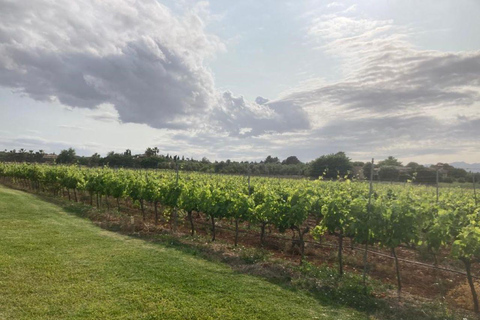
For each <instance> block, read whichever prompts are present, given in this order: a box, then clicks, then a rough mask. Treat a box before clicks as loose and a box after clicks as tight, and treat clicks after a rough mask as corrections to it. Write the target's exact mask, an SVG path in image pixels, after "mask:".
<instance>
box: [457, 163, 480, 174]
mask: <svg viewBox="0 0 480 320" xmlns="http://www.w3.org/2000/svg"><path fill="white" fill-rule="evenodd" d="M450 165H451V166H452V167H455V168H461V169H465V170H467V171H472V172H480V163H466V162H463V161H461V162H452V163H450Z"/></svg>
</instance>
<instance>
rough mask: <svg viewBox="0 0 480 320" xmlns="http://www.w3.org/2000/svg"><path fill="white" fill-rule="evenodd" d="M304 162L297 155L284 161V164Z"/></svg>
mask: <svg viewBox="0 0 480 320" xmlns="http://www.w3.org/2000/svg"><path fill="white" fill-rule="evenodd" d="M299 163H302V162H301V161H300V160H298V158H297V157H296V156H290V157H288V158H287V159H285V160H283V161H282V164H299Z"/></svg>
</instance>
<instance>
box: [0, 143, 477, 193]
mask: <svg viewBox="0 0 480 320" xmlns="http://www.w3.org/2000/svg"><path fill="white" fill-rule="evenodd" d="M0 162H31V163H49V162H50V163H58V164H78V165H81V166H87V167H104V166H108V167H112V168H138V169H177V168H178V169H180V170H182V171H196V172H204V173H218V174H243V175H245V174H251V175H266V176H298V177H312V178H318V177H323V178H324V179H330V180H336V179H339V178H340V179H344V178H349V179H358V180H362V179H367V180H368V178H369V177H370V170H371V169H370V168H371V163H369V162H367V163H364V162H361V161H352V160H351V159H350V158H349V157H348V156H347V155H346V154H345V153H344V152H337V153H332V154H327V155H323V156H321V157H319V158H317V159H315V160H313V161H310V162H306V163H305V162H302V161H300V160H299V159H298V157H296V156H289V157H287V158H285V159H283V160H280V159H279V158H278V157H273V156H271V155H269V156H267V157H266V158H265V159H264V160H262V161H259V162H256V161H233V160H226V161H210V160H209V159H207V158H206V157H204V158H202V159H198V160H197V159H193V158H188V157H187V158H186V157H184V156H182V157H179V156H177V155H170V154H166V155H164V154H160V150H159V149H158V148H157V147H152V148H150V147H149V148H147V149H146V150H145V152H144V153H143V154H132V151H131V150H130V149H127V150H125V151H124V152H114V151H111V152H109V153H108V154H107V155H106V156H104V157H102V156H101V155H100V154H98V153H95V154H93V155H91V156H79V155H77V154H76V151H75V149H73V148H69V149H65V150H62V151H61V152H60V153H59V154H58V155H55V154H46V153H45V152H44V151H43V150H39V151H36V152H35V151H33V150H28V151H27V150H25V149H19V150H10V151H7V150H5V151H3V152H0ZM437 171H439V182H447V183H452V182H470V181H472V178H473V177H472V173H469V172H467V171H466V170H464V169H459V168H454V167H452V166H450V165H448V164H437V165H432V166H429V167H426V166H423V165H420V164H418V163H416V162H410V163H408V164H407V165H405V166H404V165H403V164H402V163H401V162H400V161H399V160H398V159H396V158H395V157H392V156H390V157H388V158H387V159H385V160H382V161H380V162H378V163H377V164H376V165H375V166H374V176H373V178H374V180H378V181H392V182H407V181H413V182H418V183H427V184H428V183H435V182H436V181H437ZM475 180H476V181H480V173H479V174H477V177H476V178H475Z"/></svg>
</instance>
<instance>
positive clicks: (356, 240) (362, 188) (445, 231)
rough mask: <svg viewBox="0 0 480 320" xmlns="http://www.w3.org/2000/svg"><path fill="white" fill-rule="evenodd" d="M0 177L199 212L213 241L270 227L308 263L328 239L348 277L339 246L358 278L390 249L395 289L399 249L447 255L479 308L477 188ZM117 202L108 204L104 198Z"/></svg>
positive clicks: (63, 173) (86, 173) (130, 175)
mask: <svg viewBox="0 0 480 320" xmlns="http://www.w3.org/2000/svg"><path fill="white" fill-rule="evenodd" d="M0 179H1V181H3V182H4V183H6V184H16V185H18V186H21V187H23V188H28V189H31V190H33V191H42V192H49V193H51V194H53V195H60V194H63V193H64V192H66V194H67V195H68V197H69V199H72V200H73V201H79V200H80V199H81V198H82V199H87V202H89V203H90V205H96V206H100V204H101V203H104V204H106V205H107V206H108V209H110V208H114V207H117V208H118V209H120V207H121V206H122V205H125V204H126V203H130V204H131V205H132V206H137V207H138V209H139V211H140V212H141V213H142V216H143V219H144V220H146V219H148V208H151V209H152V210H153V211H152V212H153V213H154V215H153V218H154V221H155V224H157V223H159V220H160V219H167V220H168V221H170V222H171V224H172V225H173V226H174V228H175V227H176V225H177V223H178V221H179V220H180V219H182V220H186V221H187V223H188V225H189V228H190V232H191V234H192V235H194V234H195V232H196V228H198V225H197V221H196V220H195V218H194V216H195V215H196V214H198V213H201V214H202V215H204V216H205V217H206V218H207V219H208V223H209V224H210V230H211V237H212V241H214V240H215V237H216V234H217V231H216V227H217V226H218V223H219V222H220V221H225V222H226V223H230V222H231V226H232V229H233V232H234V244H235V245H237V244H238V242H239V232H240V231H241V230H240V226H242V225H245V224H247V225H249V226H254V228H256V226H258V227H259V232H258V236H259V243H260V244H261V245H263V244H264V243H265V238H266V233H267V230H268V229H272V228H273V229H275V230H276V231H277V232H278V233H285V232H287V231H288V232H290V233H291V234H292V235H293V240H292V241H294V242H295V243H296V244H297V245H298V248H299V256H300V263H302V261H304V260H305V259H306V257H305V244H306V243H307V242H308V241H321V239H322V238H324V237H326V236H328V237H334V238H335V239H336V241H337V246H336V248H337V259H338V260H337V263H338V273H339V276H341V275H342V274H343V272H344V262H343V261H344V245H345V243H347V242H348V243H349V244H351V245H352V246H353V245H358V246H361V247H362V249H363V250H364V251H363V252H364V256H363V264H364V268H363V276H364V281H365V279H366V275H367V273H368V268H367V264H368V259H369V256H368V253H369V249H370V248H379V249H383V250H388V251H389V252H390V253H391V256H392V257H393V259H394V262H395V268H396V274H395V278H396V282H397V287H398V292H399V294H400V292H401V290H402V279H401V276H400V270H399V268H400V266H399V261H398V260H399V259H398V257H397V251H398V250H399V248H402V247H408V248H410V249H412V250H420V249H422V250H425V251H428V252H429V253H430V254H431V255H432V256H433V257H434V259H435V265H438V261H437V260H438V259H437V258H438V257H439V256H440V255H444V253H445V252H448V255H449V256H450V257H451V258H452V259H455V260H458V261H460V262H461V263H462V265H463V266H464V272H465V275H466V277H467V280H468V284H469V287H470V291H471V298H472V301H473V306H474V311H475V312H477V313H478V312H479V305H478V297H477V293H476V290H475V284H474V278H475V275H474V274H472V269H473V270H474V266H476V264H477V263H478V262H480V206H479V204H478V201H477V198H476V194H475V192H476V191H475V190H473V192H472V190H467V189H459V188H458V189H453V188H452V189H442V190H441V192H438V190H435V188H431V187H425V186H416V185H409V184H407V185H405V186H399V185H380V186H378V185H377V186H375V188H372V186H371V185H369V184H368V183H364V182H355V181H350V180H344V181H342V182H336V181H324V180H322V179H318V180H293V179H273V178H259V177H252V178H250V177H242V176H223V175H209V174H200V173H182V174H181V175H179V174H178V172H174V171H154V170H150V171H135V170H124V169H118V170H114V169H111V168H95V169H91V168H81V167H78V166H48V165H35V164H9V163H3V164H0ZM109 199H110V200H112V199H113V200H114V201H113V203H111V202H109Z"/></svg>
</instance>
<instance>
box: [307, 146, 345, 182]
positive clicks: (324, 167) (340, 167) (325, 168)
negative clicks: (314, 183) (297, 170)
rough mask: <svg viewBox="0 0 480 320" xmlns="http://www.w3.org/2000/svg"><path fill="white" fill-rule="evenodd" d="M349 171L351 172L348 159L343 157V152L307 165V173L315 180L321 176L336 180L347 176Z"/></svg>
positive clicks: (329, 155) (325, 156)
mask: <svg viewBox="0 0 480 320" xmlns="http://www.w3.org/2000/svg"><path fill="white" fill-rule="evenodd" d="M350 170H352V163H351V162H350V158H348V157H347V156H346V155H345V152H337V153H335V154H333V153H332V154H328V155H324V156H321V157H320V158H317V159H316V160H314V161H312V162H311V163H310V164H309V169H308V173H309V176H311V177H315V178H318V177H321V176H323V177H325V178H327V179H336V178H337V177H339V176H340V177H343V176H345V175H347V174H349V173H350Z"/></svg>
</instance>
